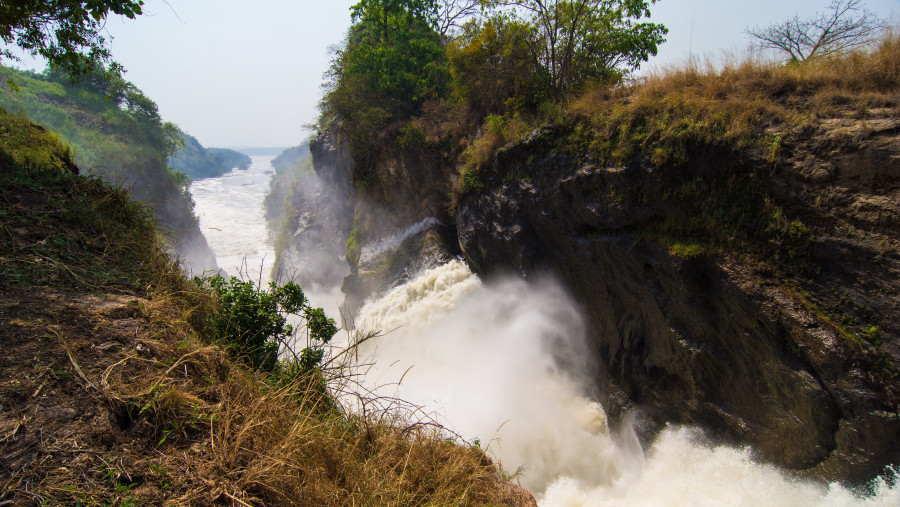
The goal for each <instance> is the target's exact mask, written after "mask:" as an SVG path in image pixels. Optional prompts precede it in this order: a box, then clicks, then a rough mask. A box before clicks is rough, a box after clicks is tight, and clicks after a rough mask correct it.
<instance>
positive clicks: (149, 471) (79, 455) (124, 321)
mask: <svg viewBox="0 0 900 507" xmlns="http://www.w3.org/2000/svg"><path fill="white" fill-rule="evenodd" d="M151 307H152V303H151V302H150V301H146V300H142V299H139V298H135V297H121V296H95V295H85V294H83V293H65V292H57V291H54V290H51V289H41V288H25V289H21V288H20V289H16V288H12V289H11V288H8V287H4V288H2V289H0V343H2V345H3V346H2V352H0V485H2V487H3V490H2V493H0V494H2V496H0V502H12V503H9V504H4V505H45V504H56V503H72V504H76V505H79V504H80V505H130V504H131V501H132V498H133V497H134V496H135V495H137V494H139V495H140V496H141V497H142V498H143V499H144V500H145V501H146V500H147V499H148V497H149V498H154V497H155V498H156V499H158V500H159V501H160V503H162V502H164V501H165V500H167V499H169V495H168V494H167V493H166V491H165V485H166V482H167V479H168V480H169V481H170V482H171V474H170V473H169V472H168V471H166V470H164V469H163V468H162V467H161V466H159V465H158V464H156V466H155V463H154V460H153V459H148V456H153V455H154V454H157V455H159V456H160V457H162V454H161V453H159V452H158V451H157V452H154V449H155V444H156V443H157V442H156V440H155V438H152V437H153V436H154V435H153V433H154V431H153V430H152V429H150V428H142V427H141V426H142V424H141V421H137V422H135V421H134V420H132V418H131V417H129V416H128V414H129V413H130V412H129V410H127V409H123V407H116V404H115V403H113V402H111V398H110V393H109V389H110V388H109V384H108V383H109V381H110V379H111V378H112V379H118V380H121V379H123V378H124V379H126V380H127V379H137V378H139V377H140V376H142V375H152V374H154V373H156V374H157V375H158V371H159V370H160V368H161V367H162V364H163V363H161V362H160V361H161V360H163V359H165V358H164V357H162V355H163V354H166V353H169V352H171V351H169V350H167V348H168V347H165V346H163V345H162V344H161V343H160V342H157V341H155V340H153V339H151V338H150V337H151V336H153V334H154V332H158V331H159V330H156V329H154V327H155V326H154V325H153V323H152V319H151V318H150V317H148V315H147V314H146V313H147V312H148V311H149V310H148V309H149V308H151ZM148 430H149V431H148ZM148 437H151V438H148ZM160 463H161V461H160ZM148 488H150V489H156V490H159V491H158V492H157V494H150V495H148V493H151V491H147V489H148ZM141 489H143V491H140V490H141Z"/></svg>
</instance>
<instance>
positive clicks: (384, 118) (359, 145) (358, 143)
mask: <svg viewBox="0 0 900 507" xmlns="http://www.w3.org/2000/svg"><path fill="white" fill-rule="evenodd" d="M352 16H353V22H354V23H353V26H352V27H351V28H350V34H349V36H348V38H347V43H346V46H345V47H344V49H342V50H340V51H338V52H337V53H336V55H335V58H334V60H333V61H332V66H331V71H330V75H329V83H327V85H326V94H325V97H324V100H323V102H322V118H321V119H320V123H326V124H327V123H329V122H331V121H337V122H338V124H339V125H340V128H341V130H342V131H344V132H345V133H346V134H348V135H349V141H350V145H351V148H352V149H353V150H354V155H355V157H356V158H357V159H360V158H364V157H365V156H366V155H367V152H366V147H367V146H369V145H370V143H371V139H370V137H371V134H372V132H373V131H377V130H378V129H380V128H381V127H382V126H383V125H385V124H386V123H387V122H388V121H390V120H393V119H403V118H408V117H409V116H410V115H412V114H414V113H415V112H416V111H418V108H419V106H420V105H421V104H422V103H423V102H424V101H425V100H427V99H430V98H435V97H441V96H443V95H445V94H446V92H447V84H448V82H449V71H448V66H447V58H446V55H445V52H444V49H443V46H442V44H441V37H440V35H439V34H438V33H437V31H436V29H435V26H436V22H437V20H436V19H437V18H436V16H437V6H436V3H435V2H434V0H363V1H361V2H359V3H358V4H356V5H354V6H353V8H352Z"/></svg>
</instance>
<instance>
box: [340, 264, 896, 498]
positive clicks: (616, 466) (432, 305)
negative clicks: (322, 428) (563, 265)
mask: <svg viewBox="0 0 900 507" xmlns="http://www.w3.org/2000/svg"><path fill="white" fill-rule="evenodd" d="M584 322H585V321H584V319H583V317H582V316H581V315H580V313H579V311H578V310H577V307H576V305H574V304H573V302H572V300H571V299H570V298H569V297H568V296H567V295H566V293H565V292H564V291H563V290H562V289H561V288H560V286H559V285H558V284H557V283H555V282H553V281H552V280H542V281H538V282H534V283H531V284H526V283H525V282H523V281H522V280H519V279H505V280H496V281H491V282H489V283H483V282H482V281H481V280H479V279H478V278H477V277H476V276H475V275H473V274H472V273H471V271H469V269H468V268H467V267H466V265H465V264H464V263H463V262H462V261H460V260H455V261H452V262H450V263H447V264H445V265H443V266H440V267H438V268H434V269H430V270H426V271H423V272H422V273H421V274H419V276H416V277H414V278H413V279H412V280H410V281H409V282H407V283H405V284H404V285H401V286H398V287H396V288H394V289H393V290H391V291H389V292H388V293H387V294H385V295H383V296H381V297H378V298H376V299H372V300H370V301H368V302H367V303H366V304H365V305H364V307H363V308H362V310H361V312H360V315H359V317H358V319H357V324H358V327H359V328H361V329H373V328H376V329H380V330H382V331H384V333H385V334H384V335H383V336H381V337H379V338H376V339H373V340H370V341H367V342H364V343H362V344H360V345H359V349H360V350H359V354H358V357H359V362H360V363H362V364H363V366H361V372H362V374H363V376H362V380H361V382H362V384H363V386H364V387H365V389H367V390H369V391H371V392H372V393H374V394H376V395H378V396H383V397H387V398H392V397H393V398H400V399H402V400H405V401H406V402H409V403H411V404H412V405H413V406H416V407H420V408H419V409H418V411H416V412H415V417H422V418H425V419H430V420H434V421H436V422H438V423H440V424H442V425H443V426H445V427H446V428H447V429H448V430H449V431H451V432H453V433H455V434H458V435H460V436H461V437H463V438H464V439H465V440H466V441H467V442H469V443H470V445H478V446H480V447H481V448H483V449H486V450H487V452H488V454H489V455H491V456H493V457H495V458H496V459H498V460H499V462H500V464H501V465H502V467H503V470H504V471H505V472H506V473H508V474H512V475H514V476H515V477H516V479H515V480H517V481H518V482H519V484H521V485H522V486H523V487H525V488H526V489H528V490H530V491H532V492H533V493H534V494H535V496H536V497H537V499H538V502H539V503H540V504H541V505H544V506H581V505H591V506H595V505H598V506H599V505H648V506H649V505H692V506H694V505H740V504H746V505H784V506H796V505H848V506H849V505H896V504H897V502H898V501H900V489H898V487H897V486H896V485H895V486H891V485H889V484H888V483H887V482H885V481H883V480H876V481H875V482H873V483H872V484H870V485H869V489H868V490H867V491H866V493H868V494H869V495H874V496H864V495H861V494H860V493H858V492H854V491H851V490H849V489H846V488H844V487H842V486H840V485H838V484H831V485H829V484H824V483H819V482H813V481H804V480H799V479H795V478H791V477H789V476H788V475H787V473H786V472H784V471H780V470H778V469H777V468H775V467H773V466H769V465H764V464H760V463H757V462H755V461H754V460H753V459H752V457H751V452H750V450H749V449H736V448H731V447H727V446H716V445H712V444H710V443H709V442H708V441H707V439H706V438H705V437H704V435H703V433H702V432H701V431H699V430H696V429H691V428H682V427H677V426H670V427H668V428H667V429H665V430H664V431H663V432H662V433H661V434H660V435H659V436H658V437H657V438H656V440H655V441H654V442H653V444H652V446H651V447H650V448H648V449H646V450H645V449H642V448H641V445H640V443H639V442H638V439H637V437H636V435H635V433H634V431H633V429H632V427H631V426H630V424H629V420H630V417H628V416H626V417H625V423H624V424H623V425H622V427H621V428H610V425H609V423H608V421H607V418H606V414H605V412H604V411H603V408H602V407H601V406H600V404H599V403H597V402H596V399H598V396H597V395H598V394H599V393H596V392H594V391H592V388H591V387H590V386H591V379H592V378H593V377H594V376H595V375H596V373H597V371H596V368H597V366H596V364H594V362H593V361H592V360H591V357H592V355H591V353H590V350H589V349H588V347H587V341H586V329H585V324H584ZM893 479H894V483H896V479H897V477H896V475H895V476H894V478H893Z"/></svg>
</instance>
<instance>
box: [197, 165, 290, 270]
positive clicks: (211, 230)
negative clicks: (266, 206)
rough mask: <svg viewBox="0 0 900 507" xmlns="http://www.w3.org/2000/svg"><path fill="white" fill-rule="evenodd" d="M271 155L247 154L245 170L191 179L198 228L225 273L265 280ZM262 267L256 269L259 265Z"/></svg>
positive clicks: (269, 248)
mask: <svg viewBox="0 0 900 507" xmlns="http://www.w3.org/2000/svg"><path fill="white" fill-rule="evenodd" d="M273 158H274V157H271V156H265V157H263V156H256V157H250V159H251V160H252V163H251V164H250V167H249V168H248V169H246V170H239V169H235V170H232V171H231V172H229V173H227V174H224V175H222V176H220V177H218V178H206V179H202V180H196V181H194V182H193V183H191V196H192V197H193V198H194V202H195V203H196V207H195V208H194V209H195V211H196V213H197V217H199V219H200V230H201V231H202V232H203V235H204V236H206V239H207V241H208V242H209V246H210V247H211V248H212V250H213V252H215V254H216V261H217V262H218V264H219V266H220V267H221V268H222V269H224V270H225V271H226V272H227V273H228V274H229V275H232V276H239V275H244V277H245V278H248V279H250V280H253V281H254V282H256V281H260V280H261V281H262V283H263V284H267V283H268V282H269V280H270V279H271V278H270V271H271V269H270V268H271V265H272V263H273V262H274V261H275V253H274V251H273V250H272V246H271V245H269V243H268V236H267V231H266V220H265V215H264V210H263V200H264V199H265V196H266V193H268V191H269V180H270V179H271V178H272V171H273V168H272V164H271V161H272V159H273ZM261 266H262V272H260V267H261Z"/></svg>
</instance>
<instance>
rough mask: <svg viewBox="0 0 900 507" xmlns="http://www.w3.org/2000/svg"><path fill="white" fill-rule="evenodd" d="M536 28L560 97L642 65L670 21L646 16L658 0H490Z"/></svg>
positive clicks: (537, 53) (538, 53)
mask: <svg viewBox="0 0 900 507" xmlns="http://www.w3.org/2000/svg"><path fill="white" fill-rule="evenodd" d="M488 3H489V5H490V6H492V7H493V8H495V9H504V10H506V12H508V13H510V14H511V15H513V16H517V17H520V18H522V19H523V20H524V21H525V22H527V23H528V24H529V25H530V26H531V29H532V42H531V51H532V53H533V56H534V58H535V59H536V60H537V61H538V62H540V64H541V65H542V66H543V67H544V69H545V70H546V71H547V74H548V76H549V79H550V81H549V82H550V87H551V89H552V92H553V94H554V96H556V97H557V98H561V97H562V96H563V95H565V94H566V93H569V92H570V91H573V90H574V89H577V88H578V87H579V86H580V85H581V84H583V83H584V82H585V81H587V80H589V79H595V78H600V79H605V78H610V77H614V76H617V75H621V74H622V73H623V72H629V71H632V70H635V69H637V68H638V67H639V66H640V64H641V63H642V62H645V61H647V59H648V58H649V57H650V56H651V55H655V54H656V52H657V47H658V46H659V44H662V43H663V42H665V35H666V34H667V33H668V29H666V27H665V26H663V25H660V24H656V23H649V22H645V21H641V20H642V19H643V18H649V17H650V5H651V4H653V3H656V0H649V1H647V0H490V1H489V2H488Z"/></svg>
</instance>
